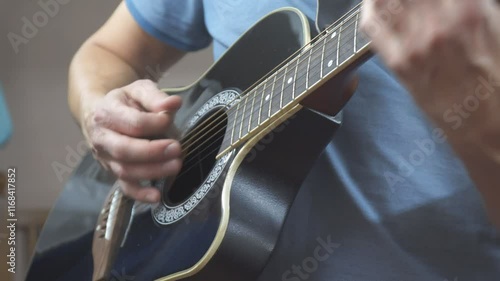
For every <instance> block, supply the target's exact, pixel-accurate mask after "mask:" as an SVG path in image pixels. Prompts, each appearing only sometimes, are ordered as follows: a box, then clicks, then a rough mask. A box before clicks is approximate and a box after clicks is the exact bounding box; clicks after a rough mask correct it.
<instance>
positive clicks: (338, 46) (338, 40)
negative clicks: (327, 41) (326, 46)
mask: <svg viewBox="0 0 500 281" xmlns="http://www.w3.org/2000/svg"><path fill="white" fill-rule="evenodd" d="M343 24H344V22H342V24H340V26H339V35H338V36H337V66H339V65H340V63H341V62H340V60H339V57H340V37H341V35H342V25H343Z"/></svg>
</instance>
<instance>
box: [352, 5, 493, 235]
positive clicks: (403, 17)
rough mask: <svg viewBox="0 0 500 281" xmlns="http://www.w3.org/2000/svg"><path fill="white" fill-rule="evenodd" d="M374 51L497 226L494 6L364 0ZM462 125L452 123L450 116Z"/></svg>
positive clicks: (366, 26) (365, 24) (365, 20)
mask: <svg viewBox="0 0 500 281" xmlns="http://www.w3.org/2000/svg"><path fill="white" fill-rule="evenodd" d="M361 26H362V28H363V29H364V31H365V32H366V33H367V34H368V35H369V36H370V37H371V38H372V40H373V42H372V47H373V48H374V49H375V51H376V52H378V53H379V54H380V56H381V57H382V58H383V60H384V61H385V62H386V64H387V65H388V67H389V68H391V69H392V70H393V71H394V72H395V73H396V74H397V75H398V77H399V78H400V80H401V81H402V82H403V83H404V84H405V85H406V86H407V88H408V89H409V90H410V92H411V94H412V95H413V97H414V99H415V101H416V102H417V104H418V105H420V107H421V108H422V109H423V111H424V112H426V113H427V114H428V116H429V117H430V118H431V119H432V120H433V121H434V123H435V124H436V125H437V126H438V127H440V128H441V129H443V130H444V131H445V132H446V134H447V136H448V140H449V143H450V144H451V145H452V146H453V148H454V149H455V151H456V152H457V154H458V155H459V156H460V157H461V158H462V160H463V161H464V163H465V164H466V166H467V168H468V170H469V173H470V175H471V177H472V178H473V179H474V181H475V182H476V184H477V187H478V189H479V190H480V191H481V192H482V194H483V198H484V199H485V202H486V207H487V209H488V211H489V213H490V215H491V217H492V219H493V221H494V222H496V224H497V225H498V226H500V188H499V185H498V184H499V183H500V175H499V174H500V173H499V171H500V92H498V91H499V90H500V83H498V81H500V79H499V78H500V5H499V4H498V1H495V0H456V1H452V0H365V2H364V6H363V15H362V24H361ZM457 110H459V111H458V115H457V116H458V117H460V119H459V120H458V121H460V122H458V121H457V122H450V121H451V120H450V119H449V118H448V117H449V115H447V114H449V112H450V111H452V112H453V111H457Z"/></svg>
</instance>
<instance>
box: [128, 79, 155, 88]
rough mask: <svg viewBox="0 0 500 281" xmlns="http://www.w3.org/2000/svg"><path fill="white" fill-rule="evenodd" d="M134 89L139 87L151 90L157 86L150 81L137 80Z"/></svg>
mask: <svg viewBox="0 0 500 281" xmlns="http://www.w3.org/2000/svg"><path fill="white" fill-rule="evenodd" d="M133 85H134V88H135V87H139V88H151V87H152V86H155V85H156V84H155V83H154V82H153V81H151V80H149V79H140V80H137V81H135V82H134V83H133Z"/></svg>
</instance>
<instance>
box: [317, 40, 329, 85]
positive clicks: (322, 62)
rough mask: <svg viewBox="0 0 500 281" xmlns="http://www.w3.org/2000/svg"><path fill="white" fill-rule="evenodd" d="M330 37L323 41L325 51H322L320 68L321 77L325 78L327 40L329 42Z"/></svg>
mask: <svg viewBox="0 0 500 281" xmlns="http://www.w3.org/2000/svg"><path fill="white" fill-rule="evenodd" d="M327 38H328V37H325V38H324V39H323V40H322V41H323V44H321V45H323V50H322V51H321V63H320V65H321V67H320V75H319V76H320V77H321V78H323V77H325V76H324V74H323V67H324V65H325V48H326V40H327Z"/></svg>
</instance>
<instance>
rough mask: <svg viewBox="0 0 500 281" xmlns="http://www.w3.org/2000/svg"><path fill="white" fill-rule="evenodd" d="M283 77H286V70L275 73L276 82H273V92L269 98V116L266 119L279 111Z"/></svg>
mask: <svg viewBox="0 0 500 281" xmlns="http://www.w3.org/2000/svg"><path fill="white" fill-rule="evenodd" d="M285 75H286V68H284V69H280V70H279V71H278V73H276V81H274V87H273V91H272V94H271V97H270V98H269V101H270V102H269V115H268V117H271V116H273V115H274V113H276V112H278V111H279V110H280V109H281V106H280V105H281V100H282V96H281V95H282V93H283V86H284V83H285Z"/></svg>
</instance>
